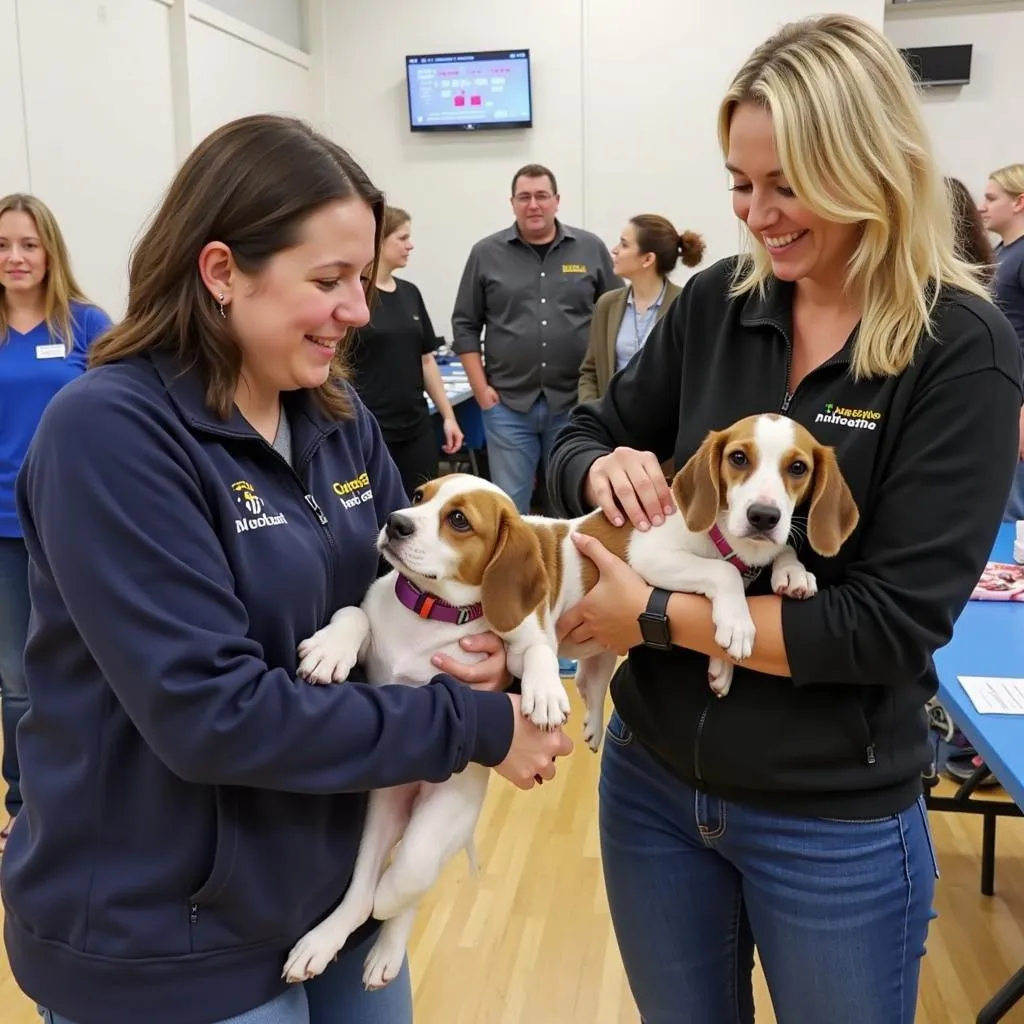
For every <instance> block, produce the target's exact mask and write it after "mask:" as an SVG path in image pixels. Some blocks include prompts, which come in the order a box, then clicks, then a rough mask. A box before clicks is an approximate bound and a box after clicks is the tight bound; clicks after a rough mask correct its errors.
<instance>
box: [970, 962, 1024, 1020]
mask: <svg viewBox="0 0 1024 1024" xmlns="http://www.w3.org/2000/svg"><path fill="white" fill-rule="evenodd" d="M1021 999H1024V967H1022V968H1021V969H1020V970H1019V971H1018V972H1017V973H1016V974H1015V975H1014V976H1013V977H1012V978H1011V979H1010V980H1009V981H1008V982H1007V983H1006V984H1005V985H1004V986H1003V987H1002V988H1001V989H1000V990H999V991H998V992H997V993H996V994H995V995H994V996H993V997H992V998H991V999H990V1000H989V1001H988V1002H987V1003H986V1004H985V1006H984V1007H983V1008H982V1010H981V1012H980V1013H979V1014H978V1019H977V1024H996V1021H1000V1020H1002V1019H1003V1018H1004V1017H1005V1016H1006V1015H1007V1014H1008V1013H1009V1012H1010V1011H1011V1010H1012V1009H1013V1008H1014V1007H1015V1006H1016V1005H1017V1003H1018V1002H1020V1000H1021Z"/></svg>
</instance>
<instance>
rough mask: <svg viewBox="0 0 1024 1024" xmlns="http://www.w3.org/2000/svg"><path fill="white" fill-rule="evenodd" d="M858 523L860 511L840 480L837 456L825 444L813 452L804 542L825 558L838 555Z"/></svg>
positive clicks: (846, 487)
mask: <svg viewBox="0 0 1024 1024" xmlns="http://www.w3.org/2000/svg"><path fill="white" fill-rule="evenodd" d="M859 520H860V511H859V510H858V508H857V503H856V502H855V501H854V500H853V494H851V492H850V488H849V486H848V485H847V483H846V480H845V479H844V478H843V474H842V472H841V470H840V469H839V463H838V461H837V460H836V454H835V452H834V451H833V450H832V449H831V448H828V447H826V446H824V445H818V446H817V447H816V448H815V449H814V482H813V485H812V491H811V510H810V512H809V513H808V515H807V539H808V541H809V542H810V545H811V547H812V548H814V550H815V551H817V552H818V554H819V555H822V556H824V557H826V558H831V557H832V555H835V554H837V553H838V551H839V549H840V548H841V547H842V546H843V544H845V543H846V538H847V537H849V536H850V534H851V533H853V531H854V529H855V528H856V526H857V523H858V521H859Z"/></svg>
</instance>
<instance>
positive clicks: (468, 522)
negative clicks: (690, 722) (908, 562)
mask: <svg viewBox="0 0 1024 1024" xmlns="http://www.w3.org/2000/svg"><path fill="white" fill-rule="evenodd" d="M672 493H673V496H674V499H675V501H676V504H677V505H678V507H679V511H680V514H679V515H674V516H669V517H667V519H666V520H665V522H664V524H663V525H661V526H659V527H655V528H652V529H650V530H647V531H640V530H636V529H634V528H633V526H632V525H631V524H630V523H629V522H628V521H627V522H626V524H625V525H624V526H621V527H615V526H612V524H611V523H610V522H609V521H608V520H607V519H606V518H605V516H604V515H603V513H601V512H600V511H596V512H592V513H590V514H589V515H586V516H583V517H580V518H577V519H569V520H559V519H550V518H544V517H539V516H521V515H520V514H519V513H518V512H517V511H516V508H515V506H514V505H513V504H512V501H511V500H510V499H509V498H508V496H507V495H506V494H505V493H504V492H503V491H501V490H500V489H499V488H498V487H496V486H495V485H494V484H492V483H490V482H488V481H486V480H483V479H481V478H479V477H474V476H465V475H458V474H456V475H452V476H447V477H442V478H440V479H438V480H433V481H431V482H429V483H426V484H424V485H423V486H422V487H420V488H419V489H418V490H417V491H416V492H415V494H414V495H413V497H412V505H411V506H410V507H409V508H408V509H404V510H402V511H399V512H394V513H392V514H391V515H390V516H389V517H388V519H387V521H386V523H385V525H384V527H383V529H382V530H381V532H380V535H379V537H378V541H377V546H378V549H379V550H380V552H381V554H382V555H383V556H384V558H385V559H386V560H387V561H388V562H389V563H390V564H391V565H392V566H393V567H394V568H393V571H392V572H390V573H388V574H387V575H385V576H383V577H382V578H380V579H378V580H376V581H375V582H374V584H373V585H372V586H371V588H370V590H369V591H368V593H367V595H366V598H365V600H364V601H363V604H362V606H361V607H359V608H342V609H341V610H340V611H338V612H337V613H336V614H335V615H334V616H333V618H332V619H331V621H330V623H329V624H328V625H327V626H325V627H324V628H323V629H321V630H319V631H318V632H317V633H315V634H314V635H313V636H311V637H310V638H309V639H308V640H305V641H303V643H302V644H301V645H300V646H299V656H300V659H301V663H300V666H299V674H300V676H302V677H303V678H305V679H307V680H308V681H309V682H311V683H331V682H335V683H340V682H343V681H344V680H345V679H346V678H347V676H348V673H349V672H350V671H351V669H352V666H353V665H354V664H355V663H356V662H357V661H358V662H360V663H361V664H362V665H363V666H364V667H365V669H366V672H367V678H368V679H369V680H370V681H371V682H373V683H378V684H381V683H393V682H399V683H406V684H408V685H413V686H416V685H423V684H425V683H427V682H429V680H430V679H431V678H432V677H433V676H434V675H435V674H436V670H435V669H434V668H433V666H432V664H431V658H432V656H433V655H434V654H435V653H436V652H438V651H445V652H446V653H449V654H451V655H452V656H453V657H456V658H460V659H462V660H463V661H468V660H478V659H479V658H480V657H482V655H477V656H473V655H470V654H468V653H467V652H465V651H463V650H462V648H461V647H460V646H459V640H460V639H461V638H462V637H464V636H466V635H468V634H471V633H477V632H483V631H485V630H493V631H494V632H495V633H497V634H498V635H499V636H501V637H502V638H503V639H504V640H505V642H506V645H507V652H508V655H507V661H508V668H509V671H510V672H511V673H512V674H513V675H514V676H516V677H518V678H519V679H521V681H522V705H521V706H522V711H523V713H524V714H526V715H528V716H529V717H530V718H531V719H532V721H533V722H534V723H535V724H536V725H538V726H540V727H542V728H555V727H557V726H560V725H562V723H563V722H564V721H565V719H566V718H567V716H568V713H569V699H568V695H567V693H566V691H565V687H564V685H563V683H562V680H561V678H560V676H559V671H558V658H559V656H560V655H561V656H563V657H569V658H575V659H577V660H578V661H579V670H578V672H577V676H576V685H577V688H578V690H579V692H580V695H581V697H582V698H583V701H584V703H585V705H586V716H585V719H584V725H583V735H584V739H585V740H586V742H587V744H588V745H589V746H590V748H591V749H592V750H594V751H595V752H596V751H597V749H598V747H599V745H600V736H601V732H602V728H603V724H604V705H605V697H606V694H607V690H608V684H609V682H610V680H611V676H612V673H613V671H614V668H615V663H616V655H615V653H614V652H610V651H607V650H604V649H603V648H600V647H597V646H596V645H592V644H590V645H586V646H584V647H574V646H572V645H563V647H562V648H561V650H560V649H559V645H558V641H557V639H556V636H555V623H556V622H557V620H558V618H559V616H560V615H561V614H562V613H563V612H564V611H565V610H566V609H568V608H570V607H571V606H572V605H574V604H576V603H577V602H578V601H580V600H581V599H582V598H583V596H584V595H585V594H586V593H587V592H588V591H589V590H590V589H591V588H592V587H593V586H594V584H595V583H596V582H597V575H598V574H597V569H596V567H595V566H594V564H593V563H592V562H591V561H590V560H589V559H586V558H584V557H583V556H582V555H581V554H580V553H579V551H578V550H577V548H576V546H575V544H574V543H573V542H572V538H571V536H570V535H571V533H572V532H573V531H579V532H581V533H586V534H590V535H592V536H594V537H596V538H598V539H599V540H600V541H601V542H602V543H603V544H604V545H605V547H607V548H608V549H609V550H610V551H611V552H612V553H614V554H616V555H617V556H618V557H620V558H622V559H623V560H624V561H626V562H627V563H628V564H629V565H630V566H631V567H632V568H633V569H634V570H636V572H637V573H638V574H639V575H640V576H642V577H643V578H644V579H645V580H646V581H647V582H648V583H650V584H651V585H652V586H655V587H660V588H663V589H665V590H669V591H683V592H687V593H698V594H703V595H705V596H706V597H708V598H709V599H710V601H711V607H712V618H713V621H714V624H715V629H716V632H715V642H716V643H717V644H718V646H719V647H721V649H722V651H723V654H724V655H726V656H724V657H720V658H712V659H711V661H710V664H709V671H708V678H709V683H710V686H711V688H712V690H713V691H714V692H715V693H717V694H718V695H719V696H725V695H726V694H727V693H728V691H729V687H730V685H731V682H732V673H733V664H734V662H742V661H743V659H744V658H746V657H748V656H749V655H750V653H751V651H752V649H753V645H754V634H755V627H754V621H753V619H752V618H751V615H750V610H749V608H748V606H747V600H746V592H745V591H746V586H747V585H748V583H749V582H750V581H751V580H752V579H753V578H754V577H755V576H756V575H758V574H759V573H760V571H761V570H762V569H763V568H764V567H766V566H768V565H771V572H772V576H771V582H772V589H773V590H774V591H775V593H777V594H781V595H785V596H787V597H792V598H800V599H805V598H809V597H812V596H813V595H814V594H815V593H816V590H817V584H816V581H815V578H814V576H813V575H812V574H811V573H809V572H808V571H807V570H806V569H805V568H804V566H803V565H802V564H801V562H800V560H799V558H798V557H797V554H796V551H795V550H794V548H793V547H791V546H790V545H789V544H788V539H789V536H790V533H791V531H792V530H793V526H794V513H795V511H796V509H797V508H799V507H801V506H802V505H804V504H805V503H808V502H809V511H808V514H807V525H806V532H807V540H808V542H809V544H810V545H811V547H812V548H813V549H814V550H815V551H816V552H818V553H819V554H820V555H822V556H826V557H827V556H832V555H835V554H836V553H837V552H838V551H839V549H840V547H841V546H842V544H843V543H844V542H845V540H846V539H847V537H849V535H850V534H851V533H852V532H853V530H854V528H855V527H856V525H857V522H858V518H859V514H858V510H857V506H856V504H855V503H854V500H853V496H852V495H851V493H850V489H849V487H848V486H847V484H846V481H845V480H844V479H843V477H842V474H841V473H840V471H839V466H838V463H837V462H836V458H835V454H834V453H833V451H832V449H831V448H828V447H825V446H823V445H820V444H819V443H818V442H817V441H816V440H815V439H814V437H813V436H812V435H811V434H810V433H809V432H808V431H807V430H806V429H805V428H804V427H802V426H800V425H799V424H797V423H795V422H794V421H793V420H790V419H788V418H786V417H784V416H780V415H758V416H751V417H748V418H746V419H743V420H740V421H739V422H737V423H735V424H733V425H732V426H730V427H729V428H727V429H725V430H720V431H712V432H711V433H709V434H708V436H707V437H706V438H705V440H704V442H703V443H702V444H701V446H700V448H699V449H698V450H697V452H696V453H695V454H694V455H693V457H692V458H691V459H690V460H689V461H688V462H687V463H686V465H685V466H684V467H683V468H682V469H681V470H680V471H679V472H678V473H677V474H676V475H675V477H674V479H673V482H672ZM489 775H490V770H489V769H487V768H483V767H482V766H480V765H475V764H470V765H468V766H467V767H466V768H465V769H464V770H463V771H462V772H460V773H458V774H457V775H454V776H452V777H451V778H450V779H449V780H447V781H446V782H444V783H441V784H422V785H421V784H416V785H412V786H398V787H392V788H390V789H386V790H377V791H374V792H373V793H372V794H371V796H370V803H369V810H368V815H367V821H366V827H365V831H364V834H363V839H362V843H361V845H360V848H359V854H358V857H357V860H356V866H355V870H354V874H353V878H352V883H351V885H350V887H349V889H348V892H347V893H346V894H345V897H344V899H343V900H342V902H341V904H339V906H338V908H337V909H336V910H335V911H334V912H333V913H332V914H331V915H330V916H329V917H327V918H326V919H325V920H324V921H323V922H322V923H321V924H319V925H317V927H315V928H314V929H312V930H311V931H310V932H309V933H308V934H307V935H306V936H304V937H303V938H302V939H301V940H300V941H299V943H298V944H297V945H296V946H295V948H294V949H293V950H292V951H291V953H290V955H289V957H288V961H287V965H286V967H285V972H284V973H285V976H286V977H287V978H288V979H289V980H290V981H303V980H305V979H307V978H310V977H314V976H315V975H317V974H319V973H320V972H321V971H322V970H323V969H324V968H325V967H326V966H327V964H328V963H329V962H330V961H331V960H332V959H333V958H334V956H335V955H336V954H337V952H338V951H339V950H340V949H341V948H342V946H343V945H344V943H345V941H346V940H347V938H348V936H349V935H350V934H351V933H352V932H353V931H354V930H355V929H356V928H357V927H358V926H359V925H361V924H362V923H363V922H364V921H365V920H366V919H367V918H368V917H369V916H370V914H371V913H372V914H373V916H374V917H376V918H377V919H378V920H382V921H384V926H383V928H382V929H381V932H380V936H379V938H378V940H377V942H376V944H375V946H374V948H373V950H372V951H371V953H370V954H369V956H368V958H367V961H366V965H365V972H364V982H365V984H366V985H367V986H368V987H379V986H381V985H384V984H387V982H388V981H390V980H391V979H392V978H394V977H395V976H396V975H397V973H398V971H399V969H400V968H401V965H402V961H403V959H404V957H405V951H406V945H407V943H408V939H409V934H410V932H411V930H412V926H413V922H414V920H415V911H416V904H417V902H418V900H419V898H420V897H421V896H422V895H423V894H425V893H426V892H427V891H428V890H429V889H430V887H431V886H432V885H433V884H434V882H435V881H436V879H437V877H438V875H439V873H440V871H441V869H442V867H443V866H444V864H445V863H446V862H447V861H448V860H449V859H450V858H451V857H453V856H454V855H455V854H456V853H457V852H458V851H459V850H461V849H465V850H466V851H467V853H468V854H469V856H470V860H471V863H472V861H473V853H472V850H473V845H472V844H473V833H474V830H475V828H476V822H477V819H478V817H479V814H480V810H481V808H482V806H483V802H484V797H485V795H486V789H487V782H488V778H489ZM399 839H401V844H400V845H399V846H398V849H397V851H396V852H395V856H394V859H393V860H392V862H391V864H390V866H388V867H387V868H386V869H385V868H384V864H385V859H386V858H387V856H388V854H389V853H390V852H391V850H392V848H393V847H394V846H395V844H396V843H397V842H398V840H399Z"/></svg>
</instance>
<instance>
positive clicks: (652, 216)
mask: <svg viewBox="0 0 1024 1024" xmlns="http://www.w3.org/2000/svg"><path fill="white" fill-rule="evenodd" d="M629 223H630V224H632V225H633V227H634V229H635V230H636V245H637V248H638V249H639V250H640V251H641V252H642V253H643V252H653V253H654V268H655V270H657V272H658V273H659V274H660V275H661V276H662V277H668V275H669V274H671V273H672V271H673V270H675V268H676V263H677V262H678V261H679V259H680V257H682V260H683V263H684V264H685V265H686V266H688V267H695V266H697V264H698V263H700V261H701V260H702V259H703V258H704V250H705V249H706V248H707V246H706V245H705V244H704V239H703V238H701V236H700V235H698V234H697V232H696V231H684V232H683V233H682V234H680V233H679V232H678V231H676V229H675V228H674V227H673V226H672V222H671V221H670V220H668V218H666V217H662V216H661V215H660V214H657V213H641V214H638V215H637V216H636V217H630V218H629Z"/></svg>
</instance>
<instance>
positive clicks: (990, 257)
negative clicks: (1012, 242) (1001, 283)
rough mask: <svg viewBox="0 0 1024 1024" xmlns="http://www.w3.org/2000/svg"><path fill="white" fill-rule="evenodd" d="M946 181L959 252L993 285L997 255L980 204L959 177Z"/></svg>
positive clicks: (962, 257)
mask: <svg viewBox="0 0 1024 1024" xmlns="http://www.w3.org/2000/svg"><path fill="white" fill-rule="evenodd" d="M945 181H946V189H947V190H948V192H949V202H950V208H951V210H952V212H953V237H954V239H955V240H956V251H957V254H958V255H959V257H960V259H962V260H963V261H964V262H965V263H970V264H971V265H972V266H974V267H976V268H977V272H978V277H979V278H980V279H981V280H982V281H984V282H985V284H991V282H992V277H993V275H994V274H995V270H996V255H995V250H994V249H993V248H992V243H991V242H990V241H989V239H988V233H987V232H986V231H985V224H984V222H983V221H982V219H981V213H980V212H979V210H978V207H977V204H976V203H975V202H974V199H973V197H972V196H971V193H970V190H969V189H968V188H967V186H966V185H965V184H964V183H963V182H962V181H961V180H960V179H959V178H946V179H945Z"/></svg>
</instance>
